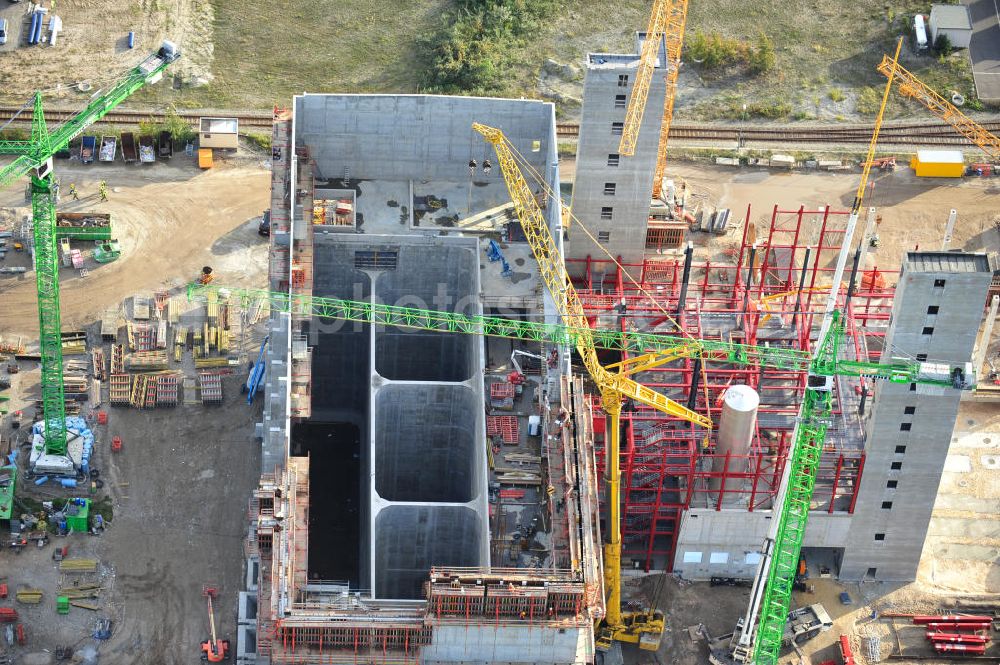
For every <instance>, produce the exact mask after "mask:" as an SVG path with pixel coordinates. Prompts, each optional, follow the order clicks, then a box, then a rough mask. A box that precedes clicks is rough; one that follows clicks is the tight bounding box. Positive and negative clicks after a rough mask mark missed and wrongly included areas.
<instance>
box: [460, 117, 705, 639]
mask: <svg viewBox="0 0 1000 665" xmlns="http://www.w3.org/2000/svg"><path fill="white" fill-rule="evenodd" d="M473 129H475V130H476V131H477V132H479V133H480V134H482V135H483V136H484V137H485V138H486V140H487V141H489V142H490V143H491V144H492V145H493V148H494V149H495V150H496V153H497V159H498V161H499V162H500V169H501V172H502V173H503V177H504V181H505V182H506V184H507V189H508V191H509V193H510V197H511V200H512V201H513V202H514V210H515V212H516V213H517V217H518V219H519V220H520V222H521V228H522V229H523V230H524V235H525V236H526V238H527V240H528V244H529V245H530V246H531V250H532V253H533V254H534V256H535V259H536V260H537V261H538V270H539V274H540V275H541V277H542V280H543V281H544V282H545V285H546V287H547V288H548V290H549V293H551V294H552V299H553V300H554V301H555V303H556V309H557V310H558V311H559V315H560V316H561V318H562V320H563V323H564V324H565V325H567V326H572V327H574V328H579V329H580V330H581V331H584V332H583V334H581V335H580V336H579V337H578V338H577V345H576V346H577V351H578V352H579V353H580V357H581V359H582V360H583V364H584V366H585V367H586V368H587V372H588V373H589V374H590V377H591V378H592V379H593V381H594V383H596V384H597V386H598V388H599V389H600V391H601V399H602V406H603V408H604V411H605V412H606V413H607V414H608V424H607V427H606V434H605V467H606V473H607V485H608V500H607V509H608V520H607V525H608V526H607V530H608V533H607V543H606V544H605V547H604V585H605V598H606V615H605V618H604V621H603V623H601V624H600V625H599V626H598V636H597V644H598V646H599V647H601V648H608V647H610V646H611V643H612V641H621V642H630V643H635V644H638V645H639V647H640V648H642V649H648V650H655V649H657V648H658V646H659V643H660V636H661V635H662V633H663V628H664V621H663V614H662V613H661V612H656V611H646V612H629V613H623V612H622V610H621V502H620V488H621V469H620V462H619V452H620V440H619V437H620V429H621V428H620V416H621V409H622V398H625V397H627V398H630V399H633V400H635V401H636V402H639V403H641V404H645V405H647V406H650V407H652V408H654V409H656V410H658V411H661V412H663V413H666V414H669V415H672V416H676V417H678V418H681V419H683V420H686V421H688V422H691V423H694V424H696V425H699V426H701V427H704V428H706V429H711V428H712V420H711V419H710V418H707V417H705V416H703V415H701V414H699V413H697V412H695V411H692V410H690V409H688V408H687V407H685V406H683V405H681V404H678V403H677V402H674V401H673V400H670V399H668V398H667V397H665V396H664V395H662V394H660V393H658V392H656V391H655V390H652V389H651V388H648V387H646V386H643V385H641V384H639V383H637V382H636V381H634V380H632V379H631V378H629V376H628V375H629V374H635V373H637V372H641V371H644V370H647V369H651V368H653V367H656V366H659V365H662V364H663V363H665V362H669V361H670V360H673V359H674V358H680V357H686V356H694V355H697V354H699V353H700V352H701V347H700V345H699V344H698V341H697V340H691V342H690V343H689V344H680V345H678V347H677V348H674V349H670V350H667V351H665V352H662V353H657V354H650V355H648V356H642V357H640V358H634V359H630V360H628V361H626V362H624V363H618V364H617V365H615V366H613V368H615V369H617V370H618V371H617V372H612V371H609V368H606V367H604V366H603V365H601V363H600V360H599V358H598V357H597V349H596V347H595V346H594V338H593V336H592V335H591V334H590V326H589V324H588V322H587V317H586V315H585V313H584V309H583V304H582V303H581V301H580V297H579V295H578V294H577V292H576V289H575V288H574V287H573V283H572V282H571V281H570V280H569V277H568V275H567V274H566V268H565V264H564V262H563V258H562V256H561V255H560V253H559V247H558V245H557V244H556V241H555V239H554V238H553V237H552V233H551V232H550V231H549V227H548V224H547V223H546V221H545V215H544V214H543V212H542V209H541V208H540V207H539V204H538V202H537V200H536V199H535V196H534V194H533V193H532V190H531V188H530V187H529V186H528V183H527V182H526V181H525V179H524V176H523V175H522V173H521V168H520V166H519V165H518V162H517V156H516V154H515V150H514V148H513V146H511V145H510V143H509V142H508V141H507V139H506V138H505V137H504V135H503V132H502V131H501V130H499V129H496V128H493V127H488V126H486V125H481V124H479V123H475V124H473Z"/></svg>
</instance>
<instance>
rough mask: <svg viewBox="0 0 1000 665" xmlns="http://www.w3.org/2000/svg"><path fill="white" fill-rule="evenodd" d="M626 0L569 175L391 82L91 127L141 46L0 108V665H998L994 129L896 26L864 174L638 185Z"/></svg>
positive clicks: (691, 171)
mask: <svg viewBox="0 0 1000 665" xmlns="http://www.w3.org/2000/svg"><path fill="white" fill-rule="evenodd" d="M651 4H652V7H651V15H650V18H649V24H648V26H646V29H645V30H644V31H641V32H637V33H636V40H635V48H634V50H633V51H632V52H629V53H618V54H614V53H592V54H589V55H588V56H587V59H586V62H585V63H583V69H584V73H585V78H584V85H583V91H584V94H583V101H582V110H581V114H580V123H579V125H578V128H577V134H576V136H575V140H576V145H575V153H574V155H573V156H567V155H566V154H565V153H564V150H563V146H562V141H561V138H560V137H564V135H565V129H564V127H563V126H562V125H560V124H558V123H557V113H556V108H555V106H554V105H553V104H551V103H549V102H544V101H539V100H529V99H519V100H517V99H497V98H485V97H458V96H444V95H417V94H399V95H394V94H340V93H322V94H321V93H310V92H305V93H303V94H300V95H297V96H295V97H294V98H292V99H289V100H288V101H287V103H286V104H284V105H282V106H281V107H278V108H275V109H274V111H273V114H272V115H271V117H270V118H269V119H268V126H269V131H270V142H269V145H268V146H267V147H266V148H263V147H260V145H258V146H257V147H256V148H252V147H249V146H247V144H246V142H245V140H243V139H238V134H239V131H238V129H237V127H238V122H237V116H236V114H235V113H233V114H232V115H233V117H232V118H229V116H228V115H226V116H219V117H216V115H214V114H213V115H212V116H211V117H202V118H200V122H198V123H196V124H197V125H198V126H199V127H200V128H201V131H200V134H199V135H198V136H197V147H196V146H195V140H194V139H191V140H190V141H188V142H187V145H180V144H177V142H176V141H174V140H172V139H171V138H170V137H169V136H165V135H164V134H166V132H164V133H163V134H160V135H158V136H145V135H142V136H135V137H133V135H132V133H130V132H125V133H123V134H121V135H120V136H119V135H112V133H111V132H110V131H109V132H107V134H106V135H102V136H101V139H100V141H98V140H96V136H97V135H96V134H93V132H94V130H92V129H89V128H90V127H91V126H92V125H93V126H94V127H97V125H96V124H93V123H98V122H100V121H101V120H102V118H104V117H105V116H106V115H108V114H110V113H112V112H113V111H114V109H115V107H116V106H117V105H118V104H120V103H123V102H125V101H126V100H127V99H128V97H129V96H130V95H132V94H133V93H135V92H137V91H138V90H140V89H142V88H143V87H144V86H145V85H147V84H154V83H156V82H157V81H158V80H159V79H160V78H161V77H162V76H163V74H164V72H167V71H169V68H170V67H171V66H172V65H173V64H174V63H175V62H176V61H178V60H179V59H181V58H183V53H184V44H174V43H172V42H170V41H165V42H164V43H163V44H162V46H161V47H160V48H159V49H158V50H157V51H156V52H154V53H152V54H150V55H149V56H148V57H146V58H145V59H144V60H141V62H139V64H138V65H136V66H135V67H134V68H133V69H132V70H130V71H128V72H127V73H125V74H124V75H123V76H122V77H121V78H120V79H119V80H118V81H117V82H116V83H114V84H112V85H109V86H108V87H107V88H106V89H104V90H102V91H99V92H98V93H97V94H95V95H94V96H93V97H92V98H91V100H90V102H89V103H88V105H87V107H86V108H85V109H84V110H83V111H80V112H79V113H71V112H69V111H60V113H63V115H62V116H60V117H61V118H62V119H63V120H64V122H61V123H56V122H54V121H50V123H49V125H48V126H47V125H46V123H45V113H46V111H45V107H44V104H43V97H42V94H41V93H39V94H38V95H36V97H35V98H34V99H33V100H32V101H31V102H30V103H29V104H26V106H25V109H22V112H19V113H20V115H19V114H14V115H13V118H12V119H11V122H12V123H20V124H22V125H24V126H26V127H27V126H30V129H31V132H30V134H29V136H30V138H27V139H11V140H8V139H7V138H4V137H0V154H2V155H6V156H9V157H10V158H9V159H7V160H6V161H5V166H4V167H3V169H0V187H2V188H3V189H2V191H0V303H3V306H2V307H0V354H2V356H3V363H2V366H0V415H2V420H0V453H2V454H3V458H2V460H0V462H2V463H3V464H4V466H2V467H0V623H2V628H3V629H4V633H5V634H3V635H0V663H34V664H35V665H43V664H45V663H55V662H59V661H62V660H70V659H72V660H73V662H86V663H97V662H105V663H133V662H134V663H140V662H141V663H169V664H173V663H183V662H189V661H192V660H194V659H195V658H197V657H198V656H199V655H200V656H201V658H202V660H205V661H208V662H222V661H231V662H236V663H242V664H246V665H249V664H251V663H257V664H260V665H267V664H274V665H283V664H287V665H292V664H303V665H305V664H309V665H312V664H315V665H322V664H329V665H337V664H368V663H370V664H372V665H375V664H384V665H402V664H404V663H407V664H409V663H413V664H418V663H422V664H426V665H434V664H440V665H446V664H449V665H450V664H456V665H457V664H463V665H464V664H468V665H473V664H476V665H478V664H482V665H485V664H487V663H514V664H519V663H538V664H543V665H544V664H552V665H557V664H559V665H561V664H593V663H602V664H607V665H611V664H612V663H629V664H630V665H633V664H646V663H666V662H680V663H683V664H684V665H689V664H690V665H695V664H698V665H704V664H707V663H713V664H714V665H736V664H749V663H753V664H755V665H775V664H777V663H802V662H812V663H813V665H828V664H830V663H835V664H839V663H841V662H842V663H844V665H854V664H855V663H861V662H864V663H866V664H873V663H879V662H882V661H885V660H896V661H926V660H933V661H942V660H983V659H991V660H996V659H997V658H998V657H1000V646H998V645H997V643H994V642H993V639H994V637H993V635H994V633H995V631H996V630H998V629H1000V602H998V601H997V594H998V593H1000V576H998V572H997V566H996V561H997V551H998V549H997V548H998V547H1000V540H998V539H997V537H996V534H995V519H996V518H995V515H996V512H997V510H998V508H1000V485H998V484H997V481H996V477H995V475H994V474H996V473H997V472H998V469H1000V457H998V456H997V454H996V452H995V451H996V447H997V442H998V441H1000V419H998V418H997V416H996V413H997V410H996V406H995V403H996V402H997V400H998V399H1000V375H998V372H997V370H996V363H997V362H998V356H1000V346H998V342H997V338H998V337H1000V332H998V334H997V335H994V327H993V324H994V321H995V319H996V316H997V313H998V312H997V310H998V307H1000V261H998V258H997V255H998V252H1000V218H998V217H997V215H996V212H995V211H996V204H995V197H996V196H997V195H998V191H1000V190H998V189H997V188H996V187H995V186H994V185H993V184H992V183H993V180H992V178H993V177H994V175H995V174H994V168H995V167H994V163H995V162H996V161H997V160H1000V138H998V137H997V136H994V135H993V134H992V133H991V132H990V131H989V130H988V129H987V128H986V127H984V126H983V125H982V124H981V123H978V122H976V121H974V120H972V119H971V118H970V117H968V116H967V115H965V114H963V113H962V111H961V110H959V108H958V107H956V106H955V105H954V104H953V103H952V102H949V101H948V100H947V99H945V98H944V97H942V96H941V95H939V94H938V93H936V92H935V91H934V90H932V89H931V88H930V87H928V86H927V85H926V84H924V83H923V82H922V81H920V79H919V78H917V77H916V76H915V75H913V74H911V73H910V72H909V71H907V70H906V69H904V68H903V66H902V65H900V64H899V60H900V49H901V48H903V46H902V45H903V42H904V40H903V38H900V40H899V43H898V44H897V45H896V51H895V55H889V54H886V55H885V56H884V58H883V60H882V62H881V64H880V65H879V67H878V72H879V73H880V74H881V75H882V76H883V78H884V81H883V83H884V90H882V91H880V92H881V95H882V96H881V110H880V111H879V113H878V115H877V117H876V119H875V121H874V123H873V125H872V126H871V127H869V128H866V130H865V132H866V136H868V138H867V142H868V150H867V153H866V154H865V155H864V157H863V158H862V159H860V160H858V159H857V158H855V157H849V158H845V157H841V158H831V159H828V160H801V159H799V158H797V157H796V156H794V155H792V154H789V155H783V154H780V153H771V154H770V156H769V157H767V158H764V157H758V156H740V157H736V158H731V157H718V158H713V159H712V160H705V159H701V160H692V161H686V160H682V159H680V158H674V157H673V154H672V153H671V152H670V149H669V148H670V146H671V142H670V141H671V131H670V130H671V121H672V110H673V105H674V99H675V97H676V96H678V95H683V94H684V90H683V88H680V87H679V86H678V73H679V71H680V68H681V64H682V50H681V49H682V43H683V35H684V29H685V21H686V14H687V2H686V0H680V1H677V2H669V1H667V0H662V1H661V0H656V1H655V2H653V3H651ZM39 24H41V22H40V21H39ZM637 27H640V26H637ZM900 96H903V97H906V98H910V99H914V100H917V101H918V102H921V103H922V104H924V106H925V107H926V109H927V110H928V114H929V116H933V117H936V118H937V119H938V120H939V121H940V122H942V123H944V125H946V126H947V131H948V132H949V135H950V137H951V139H950V140H954V141H958V142H959V143H957V145H959V146H960V147H959V149H955V150H942V149H940V145H937V144H935V141H934V138H933V137H929V136H924V137H923V139H914V141H915V142H914V143H908V142H907V139H906V138H905V137H904V135H903V134H902V130H896V129H894V128H893V127H891V126H887V127H886V136H887V138H884V139H881V140H880V132H881V130H882V128H883V127H882V125H883V114H884V112H885V109H886V107H887V106H888V105H891V104H892V103H893V100H894V99H897V98H899V97H900ZM52 117H56V116H55V115H53V116H52ZM118 122H122V120H118ZM241 122H243V121H242V120H241ZM8 124H11V123H8ZM944 125H943V126H944ZM206 128H207V129H206ZM126 134H127V137H126ZM88 139H91V140H90V141H88ZM742 140H743V139H742V136H741V138H740V141H742ZM921 141H925V142H921ZM175 144H177V145H175ZM104 145H110V146H111V147H110V154H111V157H112V159H110V160H105V159H104V158H103V157H99V158H98V159H97V161H98V162H100V161H106V162H114V161H115V155H116V154H117V153H116V147H115V146H116V145H118V149H121V150H122V151H123V152H122V155H123V161H124V165H118V164H115V163H108V164H100V163H98V164H93V165H92V164H90V162H93V161H95V151H100V150H103V146H104ZM126 146H132V148H135V147H136V146H138V147H139V148H142V147H145V148H146V149H147V150H146V152H145V153H143V154H146V155H149V156H154V155H155V157H154V158H153V159H149V160H145V159H140V158H139V152H138V151H134V152H135V156H134V157H132V158H131V159H130V158H129V152H128V151H127V150H126ZM983 153H985V156H984V154H983ZM755 154H756V153H755ZM897 160H898V163H897ZM904 160H909V163H908V164H907V163H906V162H904ZM25 183H27V188H26V189H25V188H24V186H25ZM81 195H82V197H81ZM36 312H37V313H36Z"/></svg>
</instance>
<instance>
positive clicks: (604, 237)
mask: <svg viewBox="0 0 1000 665" xmlns="http://www.w3.org/2000/svg"><path fill="white" fill-rule="evenodd" d="M597 242H603V243H604V244H605V245H606V244H608V243H609V242H611V231H598V232H597Z"/></svg>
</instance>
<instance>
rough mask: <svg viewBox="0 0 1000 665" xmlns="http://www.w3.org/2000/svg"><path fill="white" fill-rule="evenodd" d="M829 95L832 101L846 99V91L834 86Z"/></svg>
mask: <svg viewBox="0 0 1000 665" xmlns="http://www.w3.org/2000/svg"><path fill="white" fill-rule="evenodd" d="M827 97H829V98H830V101H832V102H842V101H844V91H843V90H841V89H840V88H833V89H831V90H830V92H828V93H827Z"/></svg>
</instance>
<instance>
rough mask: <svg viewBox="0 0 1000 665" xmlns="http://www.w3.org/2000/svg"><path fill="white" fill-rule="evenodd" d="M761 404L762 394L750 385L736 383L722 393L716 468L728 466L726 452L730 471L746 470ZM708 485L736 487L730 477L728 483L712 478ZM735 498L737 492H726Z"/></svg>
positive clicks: (731, 488) (729, 496)
mask: <svg viewBox="0 0 1000 665" xmlns="http://www.w3.org/2000/svg"><path fill="white" fill-rule="evenodd" d="M759 406H760V395H758V394H757V391H756V390H754V389H753V388H751V387H750V386H744V385H735V386H730V387H729V388H727V389H726V392H725V394H724V395H723V396H722V415H721V416H720V417H719V433H718V434H717V435H716V444H715V459H714V460H713V462H712V471H713V472H715V473H722V472H723V470H725V469H726V468H727V467H726V455H727V454H728V455H729V466H728V470H729V472H730V473H734V472H735V473H742V472H744V471H746V470H747V457H746V456H747V455H749V454H750V444H751V442H752V441H753V435H754V430H755V429H756V425H757V407H759ZM709 487H711V488H712V489H713V490H718V489H723V490H735V489H736V485H735V482H734V481H729V482H728V483H727V486H726V487H722V479H721V478H712V480H711V482H710V483H709ZM735 498H736V495H735V494H729V493H727V494H726V496H725V497H724V499H723V500H724V501H726V500H732V499H735Z"/></svg>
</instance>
